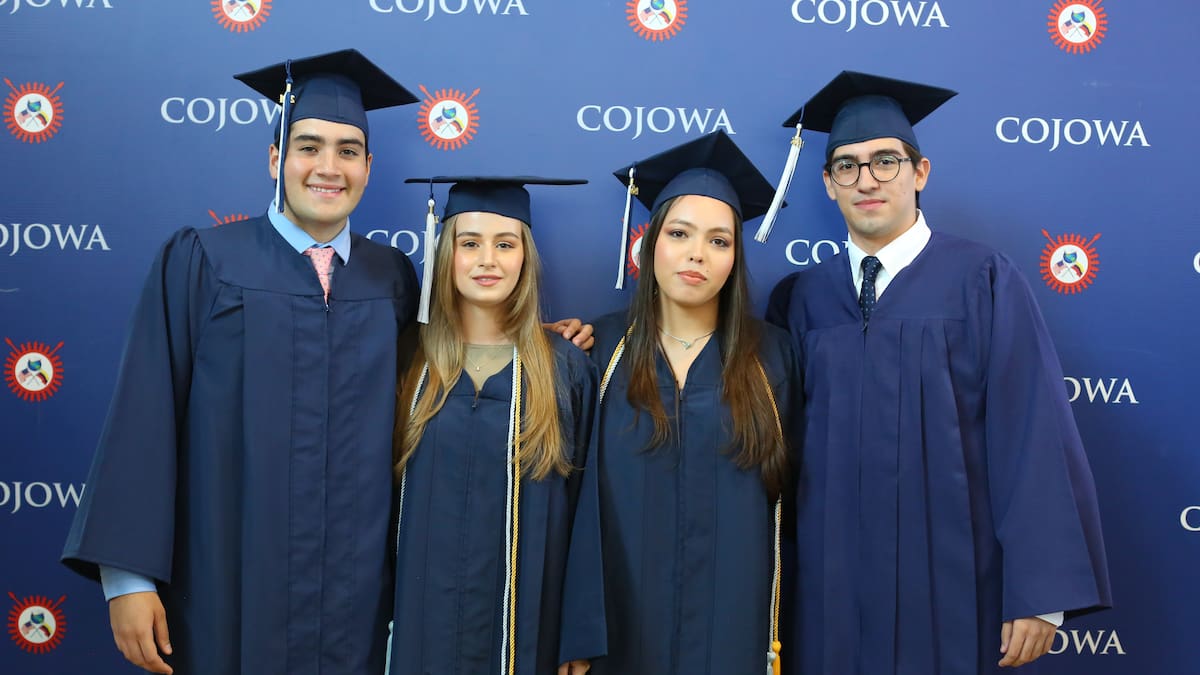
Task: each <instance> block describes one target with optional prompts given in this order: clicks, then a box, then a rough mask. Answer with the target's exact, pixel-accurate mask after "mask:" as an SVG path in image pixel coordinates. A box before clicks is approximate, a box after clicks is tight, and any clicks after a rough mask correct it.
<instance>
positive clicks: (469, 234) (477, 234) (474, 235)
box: [454, 232, 520, 239]
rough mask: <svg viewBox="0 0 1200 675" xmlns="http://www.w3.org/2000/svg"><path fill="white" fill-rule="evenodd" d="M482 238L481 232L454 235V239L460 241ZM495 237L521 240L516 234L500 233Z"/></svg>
mask: <svg viewBox="0 0 1200 675" xmlns="http://www.w3.org/2000/svg"><path fill="white" fill-rule="evenodd" d="M482 236H483V235H482V234H480V233H479V232H459V233H458V234H455V235H454V238H455V239H458V238H459V237H482ZM495 236H497V237H512V238H513V239H519V238H520V237H519V235H518V234H517V233H516V232H498V233H496V235H495Z"/></svg>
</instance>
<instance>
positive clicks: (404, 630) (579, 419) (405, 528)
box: [389, 177, 605, 675]
mask: <svg viewBox="0 0 1200 675" xmlns="http://www.w3.org/2000/svg"><path fill="white" fill-rule="evenodd" d="M432 182H453V183H454V186H453V187H452V188H451V189H450V194H449V198H448V200H447V203H446V210H445V225H444V227H443V231H442V234H441V236H440V239H439V241H438V244H437V249H436V253H434V256H435V260H434V271H433V274H432V277H433V278H432V283H431V284H429V283H428V281H429V280H428V277H427V285H431V291H430V303H429V307H428V323H427V324H426V325H424V326H422V327H421V329H420V337H419V342H420V344H419V345H418V347H417V350H416V356H415V358H414V359H413V361H412V363H411V365H410V366H409V367H408V369H407V372H406V373H405V374H404V376H403V378H402V384H401V387H400V396H399V400H398V406H399V409H398V411H397V426H396V434H395V439H396V459H397V461H396V466H395V472H396V478H397V483H398V486H399V489H398V495H399V499H398V501H399V509H398V511H399V518H398V520H399V522H398V529H397V537H396V557H397V559H396V591H395V610H394V617H393V624H394V625H393V644H392V647H391V649H390V671H389V672H390V673H391V675H410V674H411V675H424V674H425V673H430V672H436V673H464V674H465V673H470V674H472V675H475V674H480V673H484V674H486V673H492V674H493V675H543V674H545V673H555V672H558V673H563V674H568V673H569V674H570V675H578V674H580V673H583V672H586V670H587V660H588V659H591V658H594V657H597V656H600V655H602V654H603V653H604V651H605V625H604V618H603V617H604V608H603V591H602V586H601V584H602V573H601V565H600V559H599V529H598V528H599V523H598V506H597V491H596V490H597V488H596V472H595V471H594V470H593V469H591V468H590V466H589V464H590V462H592V461H594V457H593V456H592V455H590V454H589V443H590V442H591V440H592V433H591V428H592V416H593V410H594V403H593V399H594V396H595V389H596V380H595V371H594V368H593V367H592V366H591V365H590V363H589V362H588V360H587V357H586V355H585V354H584V353H583V352H582V351H580V350H579V349H578V348H576V347H575V346H573V345H571V344H568V343H567V342H566V341H565V340H561V339H558V338H556V337H553V336H551V335H549V334H548V332H547V331H546V330H544V328H543V325H542V321H541V316H540V315H541V307H540V295H539V290H540V288H539V285H540V284H539V282H540V279H539V277H540V271H541V269H540V265H541V263H540V260H539V258H538V254H537V249H536V247H535V246H534V243H533V239H532V237H531V234H530V227H529V223H530V208H529V194H528V192H527V191H526V190H525V189H524V187H523V185H524V184H531V183H537V184H543V183H549V184H562V183H577V182H582V181H557V180H549V179H534V178H528V177H513V178H441V179H434V180H433V181H432ZM430 208H431V210H432V208H433V200H432V198H431V199H430Z"/></svg>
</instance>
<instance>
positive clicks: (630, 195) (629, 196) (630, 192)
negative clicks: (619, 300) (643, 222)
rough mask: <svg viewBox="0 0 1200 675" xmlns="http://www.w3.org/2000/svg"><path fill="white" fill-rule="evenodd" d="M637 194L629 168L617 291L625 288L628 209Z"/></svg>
mask: <svg viewBox="0 0 1200 675" xmlns="http://www.w3.org/2000/svg"><path fill="white" fill-rule="evenodd" d="M637 193H638V189H637V186H636V185H634V184H633V167H632V166H631V167H629V187H628V188H626V190H625V217H624V218H622V219H621V259H620V262H619V264H618V265H617V286H616V288H617V290H621V289H623V288H625V256H626V255H628V253H627V252H626V249H627V248H629V208H630V206H632V203H633V196H634V195H636V194H637Z"/></svg>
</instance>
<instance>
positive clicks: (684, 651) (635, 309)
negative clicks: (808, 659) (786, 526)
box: [591, 131, 795, 675]
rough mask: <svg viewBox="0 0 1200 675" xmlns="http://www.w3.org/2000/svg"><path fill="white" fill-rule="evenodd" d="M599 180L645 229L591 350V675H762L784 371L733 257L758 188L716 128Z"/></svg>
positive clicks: (770, 644) (773, 564) (777, 345)
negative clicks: (641, 208)
mask: <svg viewBox="0 0 1200 675" xmlns="http://www.w3.org/2000/svg"><path fill="white" fill-rule="evenodd" d="M615 175H616V176H617V178H618V179H620V180H621V182H622V183H624V184H626V186H627V195H629V197H630V202H632V199H631V197H632V196H633V195H636V197H637V200H638V201H640V202H641V203H642V204H644V205H645V206H646V207H647V208H648V209H649V210H650V213H651V217H650V223H649V226H648V227H647V229H646V230H645V233H644V234H643V236H642V237H641V239H640V249H638V247H637V245H636V243H635V252H634V253H633V254H632V260H633V261H634V262H635V263H636V265H637V267H638V269H639V274H638V279H637V288H636V290H635V291H634V298H633V302H632V303H631V305H630V306H629V308H628V310H627V311H623V312H618V313H615V314H612V315H609V316H606V317H604V318H602V319H600V320H598V321H596V322H595V328H596V346H595V347H594V348H593V350H592V352H591V355H592V359H593V361H594V362H595V363H596V364H597V367H598V369H599V373H600V374H601V378H602V380H601V381H602V384H601V388H600V392H601V393H600V396H601V403H600V416H599V421H598V425H599V433H598V453H599V469H600V504H601V516H602V517H601V531H602V540H603V544H604V587H605V591H606V592H607V598H608V603H607V611H608V638H609V641H608V644H609V650H608V656H607V657H605V658H603V659H599V660H597V661H596V662H595V663H594V664H593V667H592V672H593V673H600V674H602V675H610V674H611V675H627V674H631V673H647V674H649V673H654V674H656V675H658V674H661V675H668V674H676V675H685V674H686V675H731V674H734V673H736V674H738V675H741V674H751V673H763V672H768V673H770V672H775V673H778V670H777V669H778V667H779V665H780V659H779V656H780V653H779V650H780V645H779V636H778V619H779V602H778V600H779V583H780V574H781V572H780V559H779V543H780V542H779V536H780V527H781V525H780V518H781V515H782V506H781V499H780V496H781V494H782V493H783V491H784V486H785V484H786V483H787V481H788V473H789V464H790V462H789V457H788V452H787V448H786V444H785V441H784V437H783V433H782V428H781V420H780V413H781V412H782V411H783V410H786V409H787V406H788V405H789V399H790V394H789V376H790V374H791V373H792V372H793V371H794V369H795V364H794V363H793V359H792V353H791V349H790V347H789V345H788V341H787V336H786V335H785V334H784V333H783V331H781V330H779V329H778V328H776V327H774V326H770V325H767V324H764V323H763V322H761V321H759V320H758V319H756V318H754V317H753V316H752V314H751V302H750V293H749V284H748V281H747V276H748V273H747V272H748V271H747V263H746V258H745V255H744V249H743V244H742V230H743V222H744V221H746V220H751V219H754V218H757V217H758V216H760V215H762V214H763V212H765V211H766V208H767V205H768V204H769V203H770V200H771V195H772V187H771V184H770V183H769V182H768V181H767V180H766V179H765V178H764V177H763V176H762V174H761V173H759V171H758V170H757V169H756V168H755V167H754V165H753V164H752V163H751V162H750V160H749V159H747V158H746V156H745V155H744V154H743V153H742V152H741V150H740V149H738V147H737V145H736V144H734V142H733V141H732V140H731V139H730V138H729V137H728V136H727V135H726V134H725V133H724V132H723V131H720V132H716V133H713V134H709V135H706V136H703V137H700V138H697V139H695V140H693V141H690V142H688V143H685V144H683V145H680V146H677V147H675V148H672V149H670V150H667V151H665V152H663V153H660V154H658V155H655V156H653V157H650V158H648V159H646V160H643V161H641V162H638V163H636V164H634V165H633V166H630V167H625V168H623V169H621V170H619V171H617V172H616V173H615ZM629 208H630V204H629V203H627V205H626V213H627V214H628V212H629ZM626 220H627V221H628V216H627V218H626ZM626 228H627V226H626ZM623 248H624V247H623ZM622 258H623V260H622V262H624V252H623V254H622ZM783 654H784V656H785V657H786V654H787V650H786V645H785V648H784V650H783ZM784 660H786V658H784Z"/></svg>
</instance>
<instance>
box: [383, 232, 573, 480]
mask: <svg viewBox="0 0 1200 675" xmlns="http://www.w3.org/2000/svg"><path fill="white" fill-rule="evenodd" d="M456 220H457V218H456V217H453V216H452V217H450V218H449V219H447V220H446V224H445V226H444V227H443V228H442V234H441V236H440V237H439V238H438V245H437V251H436V253H435V255H436V258H435V264H434V280H433V293H432V297H431V301H430V306H429V323H427V324H425V325H422V326H421V328H420V344H419V346H418V347H417V350H416V354H415V356H414V357H413V360H412V363H411V365H410V366H409V368H408V371H407V372H406V373H405V375H404V377H403V378H402V380H401V382H400V386H399V387H398V390H399V397H398V400H397V402H396V428H395V431H394V433H393V434H392V439H393V440H392V447H393V457H394V459H395V476H396V479H397V480H399V478H400V476H401V474H402V473H403V471H404V467H405V466H406V465H407V464H408V462H409V460H410V459H411V458H412V455H413V453H414V452H415V451H416V449H417V445H418V444H419V443H420V442H421V436H422V435H423V434H424V433H425V427H426V425H428V424H429V420H431V419H433V416H434V415H436V414H437V413H438V411H439V410H441V409H442V406H443V405H444V404H445V402H446V399H447V397H448V396H449V394H450V390H451V389H453V388H454V385H455V384H457V383H458V379H459V377H461V376H462V372H463V371H462V369H463V363H464V362H465V360H466V343H465V342H464V340H463V327H462V321H461V318H460V316H459V302H460V296H459V293H458V288H457V286H455V284H454V249H455V246H456V242H455V236H454V235H455V228H454V226H455V221H456ZM521 248H522V250H523V251H524V255H525V260H524V263H523V264H522V266H521V275H520V277H519V278H518V279H517V284H516V286H515V287H514V288H513V291H512V294H511V295H509V296H508V299H507V301H506V302H505V306H504V313H503V319H502V321H501V326H500V328H501V330H503V332H504V334H505V335H508V336H510V337H511V338H512V339H513V342H514V343H515V344H516V346H517V351H518V352H519V353H520V355H521V362H522V364H523V367H522V371H523V381H522V383H521V384H522V390H523V398H524V401H523V402H522V403H523V404H522V415H521V420H522V428H521V429H520V430H519V434H520V441H521V451H520V454H519V456H518V459H519V460H520V462H521V469H522V474H523V475H527V476H531V477H532V478H533V479H534V480H542V479H543V478H545V477H546V476H548V475H549V474H550V473H551V472H555V473H558V474H559V475H564V476H565V475H566V474H567V473H568V472H569V471H570V468H571V465H570V463H569V462H568V461H567V458H566V451H565V448H564V443H563V436H562V429H561V426H560V424H559V418H558V399H557V391H556V385H555V383H556V382H557V378H556V377H555V373H556V370H555V363H554V349H553V348H552V347H551V345H550V340H549V339H548V338H547V336H546V333H545V331H544V330H543V329H542V319H541V298H540V293H539V291H540V288H539V287H540V285H541V284H540V280H541V272H542V263H541V258H540V257H539V256H538V252H537V248H536V247H535V246H534V244H533V237H532V236H531V235H530V232H529V226H528V225H526V224H524V223H522V224H521ZM426 363H428V364H429V375H428V376H427V377H426V381H425V384H424V387H423V390H422V392H421V397H420V399H419V400H418V401H417V406H416V408H415V409H414V410H413V414H412V415H411V417H410V415H409V407H410V406H411V405H412V399H413V394H414V392H415V390H416V387H417V383H418V380H419V379H420V377H421V370H422V369H423V367H424V365H425V364H426Z"/></svg>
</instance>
